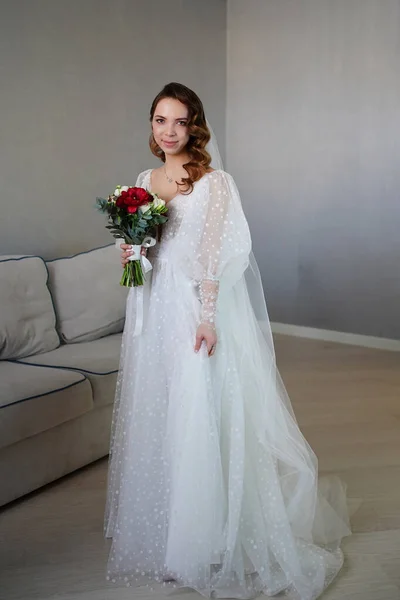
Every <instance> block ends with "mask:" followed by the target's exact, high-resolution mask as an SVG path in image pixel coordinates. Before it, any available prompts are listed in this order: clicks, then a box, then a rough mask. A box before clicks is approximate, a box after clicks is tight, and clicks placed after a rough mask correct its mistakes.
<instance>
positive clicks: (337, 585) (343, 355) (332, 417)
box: [0, 335, 400, 600]
mask: <svg viewBox="0 0 400 600" xmlns="http://www.w3.org/2000/svg"><path fill="white" fill-rule="evenodd" d="M275 346H276V353H277V361H278V366H279V369H280V372H281V374H282V378H283V380H284V382H285V385H286V387H287V390H288V393H289V396H290V398H291V401H292V404H293V408H294V411H295V414H296V417H297V420H298V423H299V426H300V428H301V430H302V432H303V433H304V435H305V437H306V438H307V440H308V442H309V443H310V445H311V447H312V448H313V450H314V451H315V453H316V454H317V456H318V459H319V470H320V473H321V475H322V474H326V473H337V474H338V475H339V476H340V477H342V479H344V481H345V482H346V483H347V487H348V496H349V508H350V512H351V515H352V518H351V523H352V530H353V535H352V536H350V537H348V538H345V539H344V541H343V550H344V552H345V564H344V567H343V569H342V571H341V573H340V574H339V576H338V577H337V578H336V580H335V581H334V582H333V583H332V584H331V586H330V587H329V588H328V589H327V590H326V592H325V593H324V594H323V596H322V597H321V598H322V599H323V600H400V353H397V352H389V351H382V350H375V349H369V348H360V347H355V346H348V345H342V344H337V343H332V342H323V341H317V340H308V339H301V338H295V337H289V336H284V335H276V336H275ZM106 476H107V459H103V460H100V461H97V462H96V463H94V464H92V465H89V466H88V467H85V468H83V469H81V470H79V471H77V472H75V473H72V474H71V475H68V476H66V477H64V478H62V479H60V480H58V481H56V482H54V483H52V484H50V485H48V486H46V487H44V488H42V489H40V490H37V491H36V492H33V493H32V494H30V495H28V496H25V497H24V498H22V499H19V500H17V501H15V502H13V503H11V504H9V505H8V506H6V507H4V508H3V509H2V510H1V511H0V538H1V541H0V544H1V546H0V599H1V600H28V599H29V600H31V599H32V600H33V599H40V600H49V599H56V598H57V599H58V600H131V599H134V600H150V599H151V600H159V599H161V598H164V597H169V598H171V599H172V600H173V599H174V598H177V599H178V600H196V599H197V600H200V598H201V596H200V595H199V594H197V593H196V592H190V591H179V593H178V594H176V590H174V588H173V585H172V584H168V585H164V586H163V585H158V584H155V585H154V586H153V588H152V589H150V588H149V587H143V588H125V587H117V586H115V585H113V584H109V583H108V582H106V580H105V565H106V560H107V556H108V550H109V545H110V541H109V540H104V538H103V514H104V502H105V487H106ZM264 598H265V596H264Z"/></svg>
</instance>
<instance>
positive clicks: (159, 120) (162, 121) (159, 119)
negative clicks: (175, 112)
mask: <svg viewBox="0 0 400 600" xmlns="http://www.w3.org/2000/svg"><path fill="white" fill-rule="evenodd" d="M160 122H161V123H164V119H161V118H158V119H156V123H160Z"/></svg>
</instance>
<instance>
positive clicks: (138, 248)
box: [115, 235, 156, 337]
mask: <svg viewBox="0 0 400 600" xmlns="http://www.w3.org/2000/svg"><path fill="white" fill-rule="evenodd" d="M123 243H124V240H121V239H117V240H116V242H115V245H116V247H117V248H118V249H120V246H121V244H123ZM155 244H156V240H155V239H154V238H153V237H151V236H149V235H147V236H146V237H145V238H144V240H143V242H142V243H141V245H133V246H132V247H131V251H132V254H131V255H130V256H129V257H128V260H140V263H141V265H142V269H143V273H145V274H146V273H148V272H149V271H151V270H152V268H153V265H152V264H151V262H150V261H149V259H148V258H147V256H145V255H144V254H142V250H143V248H151V247H152V246H155ZM143 287H144V285H138V286H137V287H136V321H135V329H134V331H133V337H136V336H138V335H140V334H141V333H142V329H143V311H144V290H143Z"/></svg>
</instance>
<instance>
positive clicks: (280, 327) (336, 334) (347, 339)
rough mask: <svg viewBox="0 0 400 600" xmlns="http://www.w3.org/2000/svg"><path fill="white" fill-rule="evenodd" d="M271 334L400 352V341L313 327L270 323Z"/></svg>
mask: <svg viewBox="0 0 400 600" xmlns="http://www.w3.org/2000/svg"><path fill="white" fill-rule="evenodd" d="M271 330H272V333H281V334H283V335H293V336H295V337H303V338H309V339H312V340H323V341H326V342H337V343H339V344H350V345H351V346H363V347H365V348H377V349H379V350H392V351H394V352H400V340H390V339H386V338H380V337H373V336H369V335H359V334H357V333H345V332H342V331H330V330H328V329H317V328H315V327H303V326H301V325H287V324H286V323H271Z"/></svg>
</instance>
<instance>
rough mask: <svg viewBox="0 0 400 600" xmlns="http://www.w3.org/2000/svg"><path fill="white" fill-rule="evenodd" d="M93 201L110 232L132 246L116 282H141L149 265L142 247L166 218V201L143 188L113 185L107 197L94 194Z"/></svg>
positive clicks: (128, 284) (151, 241) (152, 240)
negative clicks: (102, 215)
mask: <svg viewBox="0 0 400 600" xmlns="http://www.w3.org/2000/svg"><path fill="white" fill-rule="evenodd" d="M96 205H97V208H98V209H99V210H100V212H102V213H106V214H107V215H108V225H106V228H107V229H110V231H111V233H112V234H113V236H114V237H115V238H117V239H122V240H124V241H125V243H126V244H131V245H132V246H133V247H132V251H133V254H132V255H131V256H130V258H129V262H128V263H127V264H126V265H125V268H124V272H123V274H122V278H121V281H120V284H121V285H123V286H126V287H133V286H138V285H143V283H144V280H145V272H146V271H148V270H150V269H151V263H150V262H149V261H148V260H147V258H145V256H144V255H143V248H150V247H151V246H154V244H155V243H156V239H155V238H156V235H157V227H158V226H159V225H162V224H163V223H166V221H167V220H168V218H167V216H166V215H167V212H168V208H167V206H166V203H165V202H164V200H161V198H159V197H158V196H157V194H153V193H150V192H149V191H147V190H145V189H144V188H140V187H130V186H127V185H123V186H121V185H117V187H116V189H115V191H114V193H113V194H110V196H108V199H105V198H96Z"/></svg>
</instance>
